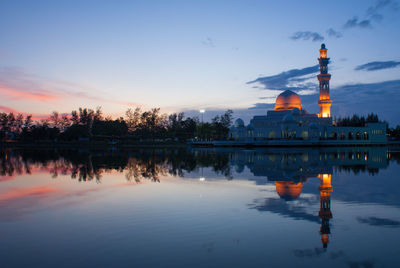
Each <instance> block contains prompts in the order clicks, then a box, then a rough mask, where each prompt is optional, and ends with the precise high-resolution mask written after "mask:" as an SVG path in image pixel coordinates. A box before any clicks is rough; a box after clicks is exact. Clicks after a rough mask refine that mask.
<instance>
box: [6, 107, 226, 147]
mask: <svg viewBox="0 0 400 268" xmlns="http://www.w3.org/2000/svg"><path fill="white" fill-rule="evenodd" d="M232 114H233V112H232V110H227V111H226V112H225V113H224V114H222V115H217V116H215V117H214V118H213V119H212V120H211V122H200V120H199V118H198V117H186V116H185V114H184V113H183V112H181V113H173V114H169V115H168V114H162V113H161V111H160V108H153V109H150V110H147V111H142V110H141V108H135V109H128V110H127V111H126V112H125V116H123V117H119V118H117V119H112V118H111V117H110V116H104V114H103V111H102V109H101V107H97V108H96V109H95V110H93V109H89V108H79V109H78V110H73V111H72V112H71V114H60V113H58V112H56V111H54V112H53V113H52V114H51V115H50V116H49V117H48V118H45V119H42V120H36V121H34V120H33V119H32V115H26V116H25V115H23V114H14V113H12V112H10V113H0V140H1V141H5V140H17V141H38V140H63V141H74V140H89V139H90V140H92V139H93V140H96V139H102V138H112V139H116V138H119V139H122V138H127V139H132V140H138V141H156V140H157V141H170V140H173V141H180V142H182V141H187V140H190V139H209V140H220V139H226V138H227V137H228V133H229V128H230V126H231V124H232Z"/></svg>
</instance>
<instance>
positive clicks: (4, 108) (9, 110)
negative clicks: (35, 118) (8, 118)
mask: <svg viewBox="0 0 400 268" xmlns="http://www.w3.org/2000/svg"><path fill="white" fill-rule="evenodd" d="M0 111H1V112H4V113H15V114H16V113H18V111H17V110H15V109H14V108H11V107H8V106H3V105H0Z"/></svg>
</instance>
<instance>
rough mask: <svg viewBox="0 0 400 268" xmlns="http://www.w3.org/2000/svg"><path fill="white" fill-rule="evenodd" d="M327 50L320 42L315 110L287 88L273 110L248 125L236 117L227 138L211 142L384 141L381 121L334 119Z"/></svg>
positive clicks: (255, 143)
mask: <svg viewBox="0 0 400 268" xmlns="http://www.w3.org/2000/svg"><path fill="white" fill-rule="evenodd" d="M327 51H328V50H327V48H326V47H325V44H322V45H321V49H320V50H319V52H320V57H319V59H318V61H319V66H320V73H319V74H318V75H317V78H318V81H319V100H318V106H319V111H320V112H319V113H318V114H310V113H308V112H307V111H306V110H305V109H303V107H302V104H301V99H300V96H299V95H298V94H296V93H295V92H293V91H290V90H286V91H284V92H282V93H281V94H280V95H279V96H278V97H277V98H276V102H275V108H274V110H270V111H267V115H258V116H254V117H253V119H251V120H250V124H249V125H247V126H245V124H244V122H243V120H242V119H240V118H238V119H236V121H235V124H234V126H232V127H231V129H230V132H229V138H230V141H226V142H225V143H224V142H216V144H214V145H216V146H218V145H219V146H224V145H228V146H229V145H230V146H231V145H306V144H310V145H330V144H332V145H337V144H340V145H354V144H355V145H356V144H386V143H387V138H386V124H384V123H367V124H366V125H365V126H364V127H340V126H336V124H335V122H333V120H332V117H331V104H332V100H331V99H330V96H329V91H330V89H329V81H330V79H331V75H330V74H329V73H328V64H329V58H328V57H327Z"/></svg>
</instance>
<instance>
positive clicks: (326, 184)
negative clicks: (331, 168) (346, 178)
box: [318, 174, 332, 248]
mask: <svg viewBox="0 0 400 268" xmlns="http://www.w3.org/2000/svg"><path fill="white" fill-rule="evenodd" d="M331 176H332V175H331V174H320V175H319V176H318V177H319V178H320V180H321V184H320V186H319V196H320V208H319V213H318V216H319V217H320V218H321V229H320V234H321V241H322V246H323V247H324V248H327V247H328V243H329V234H330V233H331V231H330V227H329V220H330V219H331V218H332V212H331V192H332V185H331Z"/></svg>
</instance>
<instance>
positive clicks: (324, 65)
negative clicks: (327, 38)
mask: <svg viewBox="0 0 400 268" xmlns="http://www.w3.org/2000/svg"><path fill="white" fill-rule="evenodd" d="M327 51H328V50H327V49H326V48H325V44H322V45H321V49H320V50H319V55H320V56H319V59H318V61H319V70H320V74H319V75H318V76H317V77H318V81H319V100H318V105H319V114H318V116H319V117H331V103H332V101H331V100H330V99H329V80H331V75H330V74H328V64H329V58H327Z"/></svg>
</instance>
